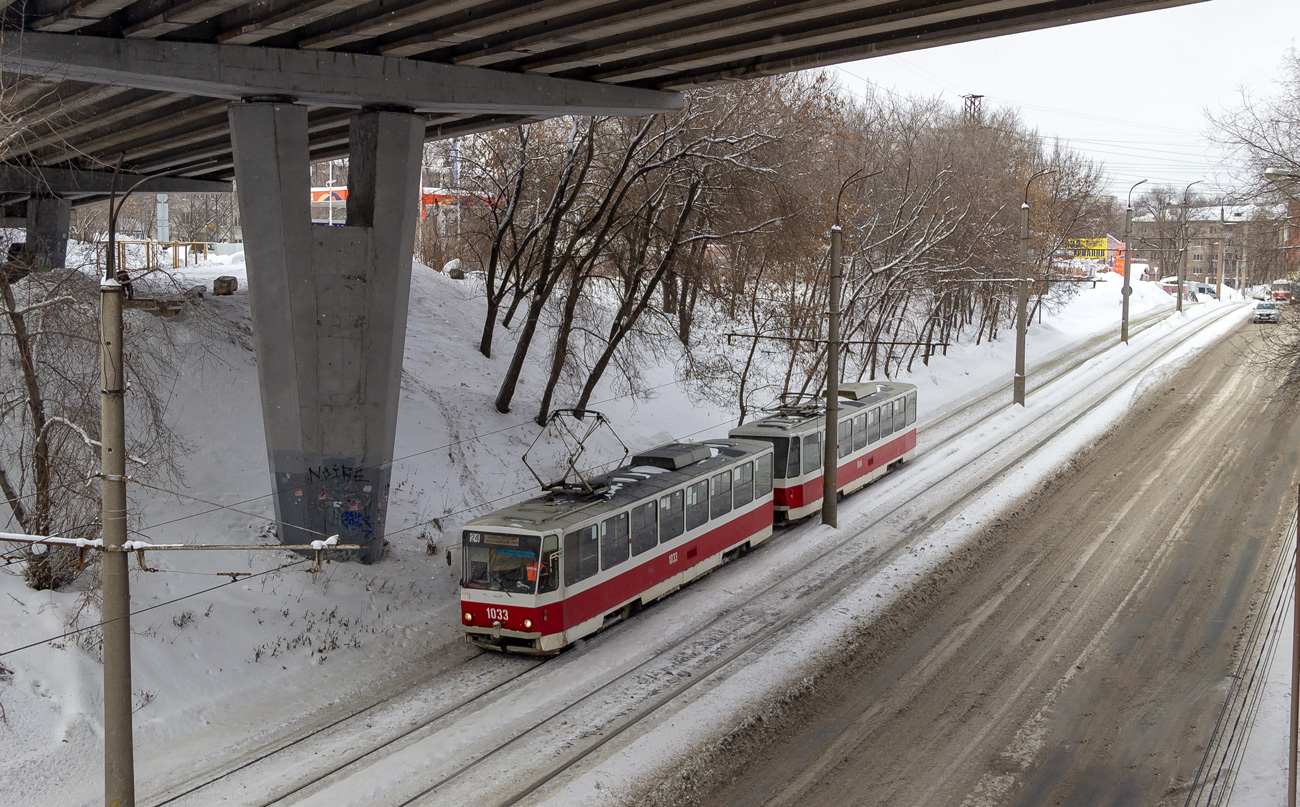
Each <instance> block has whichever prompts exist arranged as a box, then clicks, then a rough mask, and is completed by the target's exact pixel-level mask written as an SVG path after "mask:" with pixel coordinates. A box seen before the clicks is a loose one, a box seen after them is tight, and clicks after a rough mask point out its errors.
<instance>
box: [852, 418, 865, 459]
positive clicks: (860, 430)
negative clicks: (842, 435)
mask: <svg viewBox="0 0 1300 807" xmlns="http://www.w3.org/2000/svg"><path fill="white" fill-rule="evenodd" d="M866 447H867V416H866V415H858V416H857V417H855V418H853V450H854V451H860V450H862V449H864V448H866Z"/></svg>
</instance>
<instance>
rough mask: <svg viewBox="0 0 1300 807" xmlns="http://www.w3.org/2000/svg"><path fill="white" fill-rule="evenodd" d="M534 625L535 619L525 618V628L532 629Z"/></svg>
mask: <svg viewBox="0 0 1300 807" xmlns="http://www.w3.org/2000/svg"><path fill="white" fill-rule="evenodd" d="M532 627H533V620H531V619H525V620H524V630H532Z"/></svg>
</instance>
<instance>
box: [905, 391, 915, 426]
mask: <svg viewBox="0 0 1300 807" xmlns="http://www.w3.org/2000/svg"><path fill="white" fill-rule="evenodd" d="M915 422H916V393H915V392H909V393H907V425H909V426H911V425H912V424H913V423H915Z"/></svg>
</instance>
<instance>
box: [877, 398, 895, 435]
mask: <svg viewBox="0 0 1300 807" xmlns="http://www.w3.org/2000/svg"><path fill="white" fill-rule="evenodd" d="M893 433H894V403H893V401H890V402H889V403H887V404H885V405H884V406H882V407H880V436H881V437H882V438H885V437H888V436H889V435H891V434H893Z"/></svg>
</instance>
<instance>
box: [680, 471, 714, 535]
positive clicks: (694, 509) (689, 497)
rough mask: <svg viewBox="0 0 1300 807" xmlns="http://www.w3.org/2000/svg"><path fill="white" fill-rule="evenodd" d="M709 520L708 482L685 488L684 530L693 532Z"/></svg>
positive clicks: (704, 481)
mask: <svg viewBox="0 0 1300 807" xmlns="http://www.w3.org/2000/svg"><path fill="white" fill-rule="evenodd" d="M708 520H709V480H707V479H705V480H703V481H700V482H696V483H695V484H694V485H691V486H689V487H687V488H686V529H688V530H693V529H695V528H696V527H700V526H703V525H704V522H706V521H708Z"/></svg>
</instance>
